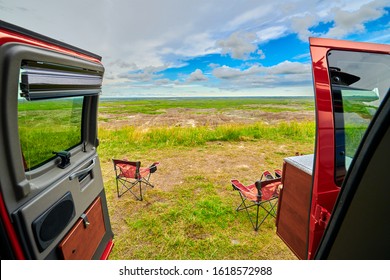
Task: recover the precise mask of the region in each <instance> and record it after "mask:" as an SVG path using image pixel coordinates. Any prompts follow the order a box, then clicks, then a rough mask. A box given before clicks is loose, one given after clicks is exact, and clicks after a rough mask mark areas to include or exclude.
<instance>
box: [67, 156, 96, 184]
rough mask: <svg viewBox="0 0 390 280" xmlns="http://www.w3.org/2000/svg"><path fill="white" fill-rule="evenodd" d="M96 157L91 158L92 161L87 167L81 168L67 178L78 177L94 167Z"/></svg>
mask: <svg viewBox="0 0 390 280" xmlns="http://www.w3.org/2000/svg"><path fill="white" fill-rule="evenodd" d="M95 163H96V158H94V159H92V163H91V165H90V166H88V167H87V168H84V169H81V170H79V171H77V172H75V173H73V174H71V175H70V176H69V180H73V179H74V178H77V177H80V176H81V175H84V174H85V173H88V172H89V171H91V170H92V169H93V168H94V167H95Z"/></svg>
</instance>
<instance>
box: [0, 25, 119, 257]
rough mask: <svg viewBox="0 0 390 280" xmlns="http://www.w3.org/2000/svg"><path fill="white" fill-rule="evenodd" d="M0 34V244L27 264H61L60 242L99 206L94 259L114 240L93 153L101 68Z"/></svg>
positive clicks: (83, 57)
mask: <svg viewBox="0 0 390 280" xmlns="http://www.w3.org/2000/svg"><path fill="white" fill-rule="evenodd" d="M0 27H2V25H0ZM17 30H19V29H17ZM1 32H4V33H1ZM7 32H8V31H7ZM7 32H6V31H3V30H2V29H1V28H0V33H1V34H0V35H2V36H0V44H1V45H0V71H1V75H0V84H1V88H0V133H1V137H0V153H1V154H2V157H1V158H0V170H1V176H0V190H1V200H2V201H1V202H2V205H4V209H3V208H2V211H1V214H2V224H4V225H7V227H6V230H4V231H2V233H4V234H5V235H6V236H4V238H2V241H4V240H5V241H4V242H9V240H14V243H13V245H12V246H11V247H12V248H13V250H14V251H18V250H17V247H20V248H21V250H22V251H23V255H24V257H25V258H28V259H62V258H63V255H62V254H61V253H60V250H59V249H58V246H59V244H60V242H61V241H62V240H63V238H64V237H65V236H66V235H67V234H68V232H69V231H70V230H71V229H72V227H73V226H74V224H76V223H77V222H79V220H80V217H86V216H88V215H87V214H86V212H87V209H89V207H91V205H92V204H93V202H94V201H99V205H100V208H99V209H101V211H100V212H101V222H100V226H98V227H99V230H100V232H101V233H102V234H101V236H99V238H98V239H99V240H97V241H96V242H95V243H96V244H94V248H93V249H91V248H89V252H90V253H89V254H88V257H92V258H95V259H99V258H100V257H101V256H102V254H103V253H104V254H105V255H107V248H110V247H111V244H112V238H113V234H112V231H111V226H110V220H109V215H108V209H107V203H106V197H105V192H104V186H103V179H102V174H101V167H100V162H99V157H98V154H97V144H98V141H97V107H98V99H99V94H100V91H101V82H102V77H103V73H104V67H103V66H102V65H101V64H100V63H99V62H98V61H97V59H96V56H88V53H87V52H85V53H82V54H76V53H75V50H78V49H77V48H74V49H70V50H68V49H67V48H66V47H68V46H67V45H62V46H56V45H50V44H48V43H47V42H39V40H33V39H32V38H30V37H28V36H26V34H27V35H29V34H30V33H28V32H21V33H23V34H22V35H19V34H12V36H11V35H10V34H8V33H7ZM32 35H36V34H32ZM37 38H41V37H39V36H38V37H37ZM31 42H34V43H33V44H34V45H32V44H31ZM36 45H39V46H40V47H37V46H36ZM42 46H43V47H44V48H42ZM53 49H54V50H56V51H53ZM53 152H55V153H53ZM3 155H4V156H3ZM94 226H95V227H96V226H97V225H94ZM91 234H93V233H91ZM9 255H10V256H11V255H13V256H14V257H17V258H21V256H20V252H19V254H12V253H10V254H9Z"/></svg>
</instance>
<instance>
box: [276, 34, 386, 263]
mask: <svg viewBox="0 0 390 280" xmlns="http://www.w3.org/2000/svg"><path fill="white" fill-rule="evenodd" d="M310 51H311V57H312V69H313V79H314V90H315V102H316V122H317V128H316V129H317V131H316V145H315V151H314V155H308V156H305V158H302V157H292V158H287V159H285V163H284V169H285V170H284V181H283V190H282V193H281V196H280V200H279V209H278V217H277V233H278V235H279V236H280V237H281V238H282V239H283V240H284V241H285V242H286V244H287V245H288V246H289V247H290V248H291V249H292V251H293V252H294V253H295V254H296V255H297V256H298V257H299V258H301V259H313V258H335V259H356V258H358V259H384V258H386V259H388V258H390V242H389V238H388V236H390V226H389V224H388V223H387V222H386V220H387V217H388V216H389V215H390V204H389V203H388V200H389V197H390V190H389V186H390V184H389V182H388V180H387V178H386V169H387V166H388V165H387V164H388V160H389V158H390V154H389V152H390V144H389V143H390V142H389V124H390V122H389V120H390V116H389V111H390V102H389V88H390V46H389V45H380V44H371V43H356V42H349V41H341V40H331V39H318V38H311V39H310ZM302 178H303V179H302ZM320 244H321V246H320ZM319 246H320V247H319Z"/></svg>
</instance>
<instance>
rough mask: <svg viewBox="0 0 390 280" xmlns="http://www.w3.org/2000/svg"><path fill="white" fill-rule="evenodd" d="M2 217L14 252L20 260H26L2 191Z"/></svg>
mask: <svg viewBox="0 0 390 280" xmlns="http://www.w3.org/2000/svg"><path fill="white" fill-rule="evenodd" d="M0 217H1V221H2V222H3V223H4V228H5V231H6V233H7V236H8V238H9V241H10V245H11V248H12V250H13V253H14V254H15V258H16V259H18V260H24V259H25V256H24V253H23V250H22V247H21V246H20V242H19V240H18V236H17V234H16V232H15V229H14V227H13V225H12V222H11V219H10V217H9V216H8V212H7V209H6V207H5V203H4V200H3V194H2V193H1V192H0Z"/></svg>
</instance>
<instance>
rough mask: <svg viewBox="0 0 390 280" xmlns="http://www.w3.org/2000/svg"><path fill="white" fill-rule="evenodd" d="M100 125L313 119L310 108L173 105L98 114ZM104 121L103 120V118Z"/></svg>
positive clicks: (244, 122)
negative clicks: (156, 110)
mask: <svg viewBox="0 0 390 280" xmlns="http://www.w3.org/2000/svg"><path fill="white" fill-rule="evenodd" d="M99 117H100V119H101V120H102V121H101V122H100V124H99V125H100V126H101V127H102V128H119V127H121V126H136V127H153V126H181V127H196V126H203V125H210V126H217V125H222V124H229V123H240V124H250V123H254V122H259V121H262V122H265V123H268V124H271V125H272V124H274V123H277V122H280V121H287V122H289V121H305V120H314V112H311V111H300V112H297V111H283V112H279V113H273V112H264V111H260V110H227V111H219V110H216V109H189V108H172V109H167V110H165V111H164V112H161V114H156V115H150V114H139V113H138V114H123V115H117V114H100V115H99ZM103 120H104V121H103Z"/></svg>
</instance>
